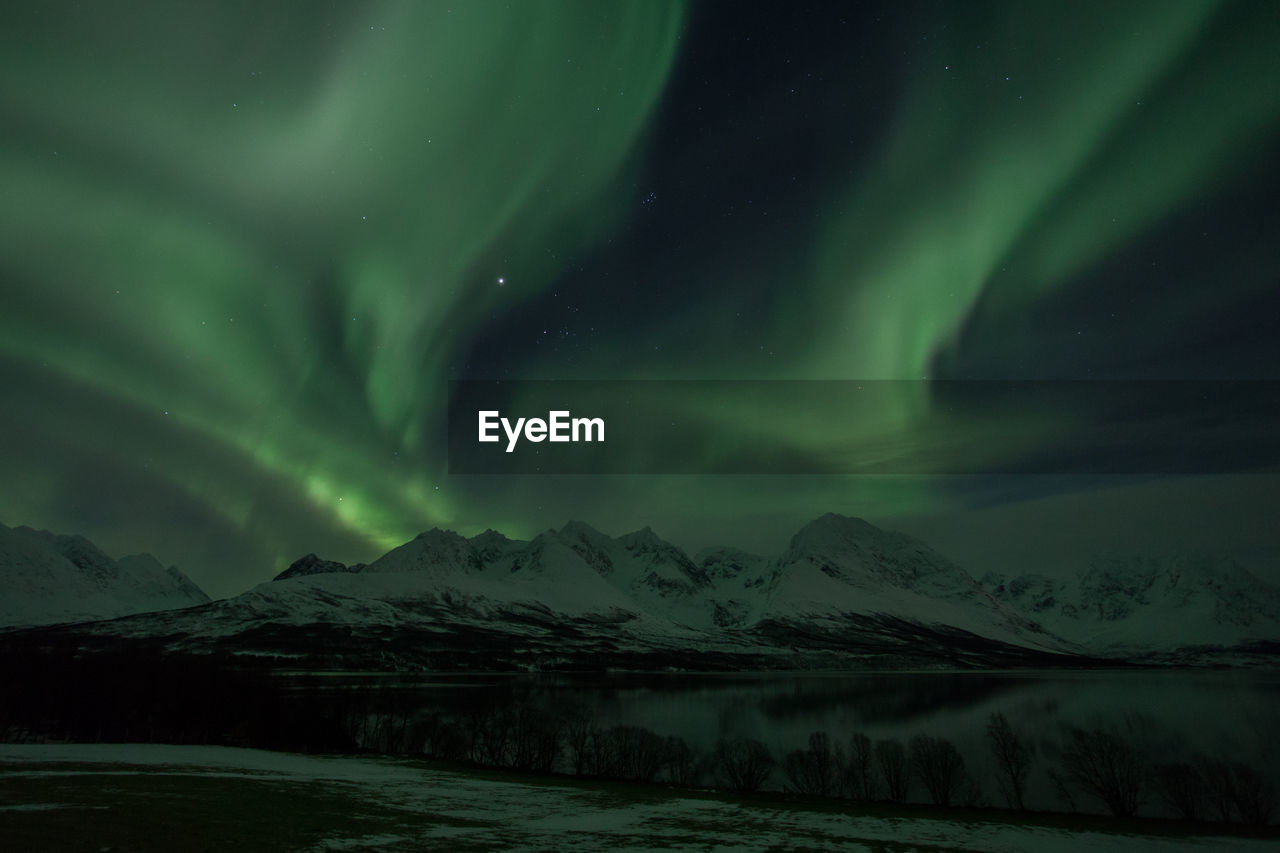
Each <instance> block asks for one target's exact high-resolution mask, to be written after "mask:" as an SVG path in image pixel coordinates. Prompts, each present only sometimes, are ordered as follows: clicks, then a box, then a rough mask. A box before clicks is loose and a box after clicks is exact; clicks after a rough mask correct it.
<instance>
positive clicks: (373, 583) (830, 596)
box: [137, 515, 1066, 654]
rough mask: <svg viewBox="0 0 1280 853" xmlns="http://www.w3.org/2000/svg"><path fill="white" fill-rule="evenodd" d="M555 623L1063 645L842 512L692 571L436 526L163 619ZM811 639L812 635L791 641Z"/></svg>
mask: <svg viewBox="0 0 1280 853" xmlns="http://www.w3.org/2000/svg"><path fill="white" fill-rule="evenodd" d="M548 625H552V626H560V627H561V628H563V629H564V630H565V631H566V632H567V633H568V634H574V633H575V632H576V633H577V635H578V636H580V637H581V636H587V635H589V636H591V637H595V638H600V637H606V636H608V637H613V638H615V639H618V640H622V641H625V642H626V643H630V644H632V646H633V647H634V646H635V644H640V645H647V646H648V647H650V648H660V647H669V646H670V644H672V643H674V644H678V645H681V646H682V647H685V648H690V647H692V648H699V649H705V650H714V649H719V650H733V651H735V652H740V651H742V650H743V649H746V648H751V649H757V648H760V647H767V648H766V650H767V649H768V648H773V649H775V650H776V649H777V648H778V647H781V648H783V649H800V648H803V647H805V646H806V644H808V645H809V646H811V647H812V648H815V649H828V650H832V649H834V650H841V649H843V650H846V651H847V650H848V649H850V648H855V647H860V648H864V649H867V650H868V651H867V653H868V654H874V653H875V652H874V649H877V648H884V647H886V644H887V645H889V646H893V647H894V648H896V649H904V648H905V649H907V650H908V651H915V650H916V649H915V647H914V646H913V644H914V643H915V642H916V639H917V638H918V637H923V636H924V634H921V633H920V632H918V631H917V630H916V628H915V627H913V626H929V627H936V628H938V629H942V630H946V631H953V630H954V629H959V630H961V631H964V632H968V633H970V634H974V635H977V636H978V637H985V638H988V639H990V640H995V641H998V642H1001V643H1009V644H1014V645H1017V646H1021V647H1024V648H1031V649H1037V650H1044V649H1048V650H1053V651H1062V650H1064V649H1065V648H1066V647H1065V646H1064V644H1061V643H1057V642H1055V641H1054V640H1053V638H1050V637H1048V636H1046V635H1044V634H1043V632H1041V631H1040V630H1039V628H1038V626H1036V625H1035V624H1034V623H1032V622H1031V621H1029V620H1027V619H1025V618H1024V617H1021V616H1019V615H1017V614H1016V613H1015V612H1014V611H1012V610H1011V609H1009V608H1007V607H1005V606H1003V605H1001V604H999V603H997V602H996V601H994V600H993V599H992V597H991V596H990V595H989V594H988V593H987V592H986V591H984V590H983V589H982V588H981V587H980V585H979V584H978V583H977V582H976V581H975V580H973V578H971V577H970V576H969V575H968V574H966V573H965V572H964V571H963V570H962V569H960V568H959V567H958V566H956V565H955V564H953V563H951V562H949V561H948V560H946V559H945V558H944V557H942V556H941V555H939V554H937V553H936V552H933V551H932V550H930V549H929V548H928V547H927V546H925V545H923V544H921V543H919V542H917V541H915V540H913V539H910V538H909V537H906V536H903V535H901V534H897V533H891V532H888V531H884V530H881V529H879V528H877V527H875V526H874V525H871V524H868V523H867V522H865V521H861V520H859V519H850V518H844V517H842V516H837V515H827V516H824V517H823V518H820V519H818V520H817V521H815V522H813V523H812V524H810V525H808V526H806V527H805V528H804V529H803V530H801V531H800V532H799V533H798V534H796V536H795V537H794V538H793V539H792V541H791V545H790V547H789V548H788V550H787V551H786V553H784V554H783V555H782V556H780V557H776V558H767V557H760V556H756V555H752V554H748V553H746V552H743V551H738V550H735V549H731V548H718V549H713V550H710V551H705V552H703V553H701V554H700V555H699V557H698V560H696V561H695V560H693V559H690V558H689V556H688V555H687V554H685V552H684V551H683V550H681V549H680V548H678V547H676V546H674V545H672V544H671V543H669V542H666V541H664V540H662V539H661V538H660V537H658V536H657V534H656V533H654V531H653V530H651V529H648V528H645V529H643V530H638V531H635V532H633V533H628V534H626V535H623V536H619V537H612V536H609V535H607V534H604V533H602V532H600V531H599V530H596V529H594V528H593V527H591V526H590V525H587V524H585V523H583V522H579V521H575V522H569V523H568V524H566V525H565V526H564V527H562V528H561V529H560V530H547V531H544V532H543V533H541V534H539V535H538V536H536V537H534V538H533V539H532V540H529V541H520V540H513V539H508V538H507V537H505V536H502V535H501V534H500V533H497V532H495V531H492V530H489V531H485V532H484V533H482V534H480V535H479V536H476V537H473V538H471V539H466V538H464V537H462V536H460V535H458V534H456V533H454V532H452V531H447V530H439V529H435V530H430V531H427V532H425V533H423V534H421V535H419V536H418V537H416V538H415V539H413V540H412V541H410V542H407V543H405V544H404V545H401V546H400V547H398V548H395V549H393V550H392V551H390V552H388V553H387V554H385V555H384V556H382V557H380V558H379V559H377V560H375V561H373V562H372V563H370V564H369V565H368V566H364V567H346V566H343V565H342V564H341V563H332V562H327V561H324V560H320V559H319V558H317V557H315V556H314V555H308V556H307V557H304V558H303V559H302V560H300V561H298V562H297V563H295V564H294V565H293V566H291V567H290V568H289V569H288V570H286V571H285V572H283V573H281V575H279V576H278V577H277V578H276V579H275V580H274V581H271V582H269V583H265V584H261V585H259V586H258V587H255V588H254V589H253V590H250V591H249V592H247V593H245V594H243V595H240V596H237V597H235V598H233V599H228V600H227V601H224V602H219V603H218V604H217V605H216V606H214V607H213V608H207V609H206V610H205V611H202V612H201V614H200V617H199V620H193V624H189V625H176V624H173V623H172V620H166V626H165V629H164V630H165V631H166V632H168V633H173V634H187V635H191V636H198V635H203V636H223V637H226V636H232V635H236V634H241V633H246V632H249V633H251V632H253V631H255V630H256V629H257V628H258V627H261V626H272V629H273V630H274V629H275V628H277V627H280V626H294V627H303V626H330V627H332V626H346V629H350V630H354V631H364V630H366V629H375V628H376V629H388V628H389V629H414V630H417V629H425V630H430V631H435V630H441V631H452V632H455V633H456V632H457V631H459V630H469V629H484V630H498V631H502V632H506V633H509V634H521V633H525V634H526V636H528V635H531V634H536V633H540V634H542V635H545V634H546V631H547V626H548ZM758 626H767V628H766V630H764V631H763V632H761V631H757V630H756V628H757V627H758ZM807 628H808V629H817V630H818V632H817V633H814V631H812V630H810V631H808V637H807V639H804V638H801V639H796V638H795V637H793V636H790V635H791V634H794V633H796V630H795V629H798V630H799V633H800V634H804V633H805V630H806V629H807ZM137 630H140V631H145V630H146V628H145V627H143V626H138V627H137ZM927 633H928V632H925V634H927ZM938 642H939V641H938V640H937V639H936V638H935V639H921V640H920V644H921V647H920V648H919V649H918V650H919V651H921V652H922V653H929V654H932V653H934V652H936V651H937V649H931V648H927V647H926V646H928V644H929V643H932V644H934V645H937V644H938ZM814 644H816V645H814Z"/></svg>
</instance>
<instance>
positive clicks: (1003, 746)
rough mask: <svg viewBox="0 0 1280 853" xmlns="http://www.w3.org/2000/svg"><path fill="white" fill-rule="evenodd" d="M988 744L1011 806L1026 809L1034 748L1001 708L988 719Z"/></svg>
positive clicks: (998, 781) (998, 778)
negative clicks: (1012, 724)
mask: <svg viewBox="0 0 1280 853" xmlns="http://www.w3.org/2000/svg"><path fill="white" fill-rule="evenodd" d="M987 745H988V746H990V747H991V756H992V757H993V758H994V759H995V760H996V782H997V783H998V784H999V786H1000V793H1001V794H1003V795H1004V798H1005V801H1006V802H1007V803H1008V804H1009V807H1010V808H1015V809H1025V808H1026V804H1025V803H1024V802H1023V795H1024V794H1025V793H1026V790H1027V777H1028V776H1029V775H1030V773H1031V749H1030V748H1029V747H1028V746H1027V742H1026V741H1025V740H1023V739H1022V738H1021V737H1020V736H1019V735H1018V733H1017V732H1015V731H1014V730H1013V726H1011V725H1009V720H1008V718H1007V717H1005V715H1004V714H1002V713H1000V712H999V711H996V712H994V713H993V714H992V715H991V717H990V719H988V721H987Z"/></svg>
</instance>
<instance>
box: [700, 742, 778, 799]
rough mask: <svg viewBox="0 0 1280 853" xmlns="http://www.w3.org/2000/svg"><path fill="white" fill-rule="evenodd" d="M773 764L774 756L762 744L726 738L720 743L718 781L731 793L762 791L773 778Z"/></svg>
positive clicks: (716, 767) (718, 745)
mask: <svg viewBox="0 0 1280 853" xmlns="http://www.w3.org/2000/svg"><path fill="white" fill-rule="evenodd" d="M773 764H774V761H773V756H771V755H770V754H769V750H768V748H767V747H766V746H765V745H764V744H763V743H761V742H760V741H758V740H754V739H750V738H732V739H727V738H722V739H721V740H720V741H719V742H718V743H716V750H715V771H716V778H717V780H718V782H719V784H720V785H721V786H722V787H725V788H728V789H729V790H731V791H742V792H751V791H758V790H760V788H761V786H762V785H764V783H765V781H766V780H767V779H768V778H769V773H770V771H771V770H772V769H773Z"/></svg>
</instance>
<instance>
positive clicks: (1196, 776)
mask: <svg viewBox="0 0 1280 853" xmlns="http://www.w3.org/2000/svg"><path fill="white" fill-rule="evenodd" d="M1152 770H1153V774H1152V781H1154V782H1155V788H1156V792H1157V793H1159V794H1160V799H1162V800H1164V802H1165V804H1166V805H1168V806H1169V808H1170V809H1172V810H1173V812H1174V813H1175V814H1176V815H1178V816H1179V817H1181V818H1184V819H1186V820H1200V818H1202V817H1204V805H1205V802H1206V801H1207V800H1208V798H1209V787H1208V784H1207V783H1206V782H1205V778H1204V776H1203V775H1201V773H1200V771H1199V769H1197V768H1196V766H1195V765H1194V764H1189V763H1188V762H1185V761H1177V762H1173V763H1171V764H1157V765H1156V766H1155V767H1154V768H1152Z"/></svg>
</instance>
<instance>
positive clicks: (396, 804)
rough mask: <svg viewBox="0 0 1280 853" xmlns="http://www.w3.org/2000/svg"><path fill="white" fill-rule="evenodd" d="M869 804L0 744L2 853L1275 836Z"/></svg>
mask: <svg viewBox="0 0 1280 853" xmlns="http://www.w3.org/2000/svg"><path fill="white" fill-rule="evenodd" d="M871 811H872V813H860V814H854V813H850V812H849V811H847V810H844V809H843V807H842V806H840V805H839V804H804V803H794V802H787V801H786V800H784V799H780V798H774V799H760V800H743V799H740V798H734V797H729V796H724V797H721V796H717V795H713V794H707V793H703V792H676V791H669V790H666V789H663V788H661V787H659V786H622V785H613V786H601V785H585V784H581V783H570V782H561V781H558V780H542V779H526V778H520V777H502V776H496V775H493V774H480V773H472V772H468V771H462V770H450V769H440V768H437V767H432V766H428V765H424V764H421V763H417V762H412V761H406V760H397V759H392V758H380V757H322V756H307V755H295V754H287V753H272V752H264V751H259V750H249V749H230V748H225V747H205V746H164V745H150V744H148V745H131V744H123V745H119V744H93V745H43V744H41V745H25V744H24V745H14V744H0V849H4V850H13V851H19V850H42V851H44V850H48V851H58V850H95V851H101V850H120V851H123V850H137V851H151V850H157V851H158V850H166V851H167V850H187V851H197V850H225V849H228V848H235V849H241V850H355V849H370V850H436V849H439V850H450V851H468V850H530V851H535V850H545V851H565V850H583V851H612V850H666V849H674V850H704V851H712V850H748V851H771V850H836V849H838V850H849V851H862V850H868V851H910V850H928V851H946V850H975V851H991V853H997V851H1023V850H1026V851H1064V853H1065V851H1076V850H1081V849H1087V850H1090V851H1099V853H1109V851H1116V853H1120V851H1125V853H1127V851H1134V853H1137V851H1143V853H1146V851H1152V853H1158V851H1175V850H1203V851H1255V850H1256V851H1262V850H1268V851H1274V850H1277V849H1280V842H1277V841H1276V840H1275V839H1274V838H1272V839H1263V838H1243V837H1208V836H1197V835H1193V834H1188V833H1187V831H1186V830H1185V829H1182V828H1180V827H1178V826H1177V825H1174V824H1170V825H1169V826H1168V828H1167V829H1166V828H1165V827H1163V826H1159V825H1154V824H1148V825H1147V826H1146V828H1145V829H1144V828H1142V827H1139V826H1135V825H1132V824H1116V825H1115V826H1114V827H1108V825H1107V822H1105V821H1092V820H1089V819H1082V822H1081V823H1080V824H1079V826H1078V827H1070V826H1068V825H1064V823H1063V821H1062V820H1058V819H1054V818H1035V819H1018V820H1010V819H1009V816H1007V815H1002V813H998V812H997V813H992V814H989V815H983V814H981V813H975V812H964V813H961V812H957V813H946V812H941V813H930V812H925V811H923V810H916V811H917V812H919V814H911V813H910V812H907V813H905V814H904V813H903V812H902V811H901V810H899V812H897V813H893V812H884V813H880V814H876V813H874V812H875V809H872V810H871ZM1112 829H1115V830H1122V831H1109V830H1112ZM1206 831H1208V830H1206Z"/></svg>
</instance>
